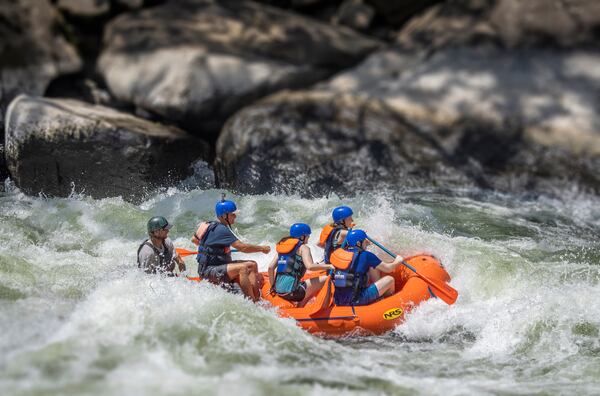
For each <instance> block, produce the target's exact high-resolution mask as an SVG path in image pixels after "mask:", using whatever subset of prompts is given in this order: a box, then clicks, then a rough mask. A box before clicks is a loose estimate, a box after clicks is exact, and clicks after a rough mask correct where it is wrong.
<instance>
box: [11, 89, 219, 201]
mask: <svg viewBox="0 0 600 396" xmlns="http://www.w3.org/2000/svg"><path fill="white" fill-rule="evenodd" d="M6 118H7V119H6V159H7V164H8V168H9V170H10V174H11V178H12V179H13V180H14V181H15V183H16V185H17V186H18V187H20V188H21V189H22V190H23V191H24V192H26V193H28V194H39V193H43V194H47V195H54V196H68V195H69V194H71V193H73V192H84V193H85V194H87V195H90V196H92V197H95V198H104V197H111V196H123V197H124V198H126V199H133V200H135V199H138V198H141V197H143V196H144V195H145V194H146V193H147V192H149V190H152V189H154V188H156V187H159V186H167V185H173V184H174V183H175V182H177V181H179V180H181V179H182V178H183V177H185V176H186V175H187V174H188V173H189V169H188V168H189V165H190V164H191V163H192V162H193V161H194V160H196V159H207V157H208V145H207V144H206V143H205V142H203V141H201V140H199V139H197V138H194V137H192V136H190V135H188V134H186V133H185V132H183V131H181V130H179V129H177V128H173V127H167V126H164V125H160V124H156V123H152V122H149V121H146V120H142V119H139V118H136V117H134V116H131V115H128V114H124V113H120V112H118V111H115V110H113V109H109V108H106V107H102V106H94V105H90V104H86V103H84V102H79V101H76V100H59V99H44V98H34V97H27V96H19V97H17V98H16V99H15V100H14V101H13V102H12V103H11V105H10V107H9V109H8V111H7V115H6Z"/></svg>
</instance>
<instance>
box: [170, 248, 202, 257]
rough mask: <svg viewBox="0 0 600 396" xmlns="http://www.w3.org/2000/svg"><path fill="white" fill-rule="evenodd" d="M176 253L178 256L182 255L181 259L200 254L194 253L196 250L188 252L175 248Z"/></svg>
mask: <svg viewBox="0 0 600 396" xmlns="http://www.w3.org/2000/svg"><path fill="white" fill-rule="evenodd" d="M175 251H176V252H177V254H178V255H180V256H181V257H185V256H191V255H193V254H198V252H196V251H194V250H187V249H184V248H175Z"/></svg>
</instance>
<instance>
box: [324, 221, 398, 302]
mask: <svg viewBox="0 0 600 396" xmlns="http://www.w3.org/2000/svg"><path fill="white" fill-rule="evenodd" d="M346 242H347V244H346V246H345V247H344V248H338V249H336V250H335V251H334V252H333V253H332V254H331V264H333V266H334V267H335V272H334V281H333V283H334V285H335V293H334V295H333V298H334V301H335V303H336V305H368V304H370V303H372V302H374V301H375V300H377V299H378V298H380V297H386V296H389V295H392V294H394V292H395V285H394V283H395V282H394V278H393V277H392V276H390V275H385V276H383V277H379V272H383V273H386V274H389V273H391V272H394V271H395V270H396V268H397V267H398V266H399V265H401V264H402V260H403V257H402V256H400V255H398V256H396V258H395V259H394V261H392V262H385V261H382V260H381V259H379V257H377V256H375V255H374V254H373V253H371V252H368V251H366V250H365V249H366V248H367V246H368V245H369V241H368V240H367V234H366V233H365V232H364V231H363V230H351V231H349V232H348V235H347V236H346ZM373 270H375V271H373ZM370 282H373V283H372V284H370V285H369V283H370Z"/></svg>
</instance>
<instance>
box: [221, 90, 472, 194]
mask: <svg viewBox="0 0 600 396" xmlns="http://www.w3.org/2000/svg"><path fill="white" fill-rule="evenodd" d="M445 157H447V155H446V153H444V151H443V150H442V149H440V148H439V147H437V146H436V145H435V144H434V143H433V142H431V141H430V139H429V137H428V136H427V135H426V134H423V133H422V132H421V131H419V130H418V129H417V128H415V126H413V125H410V124H409V123H407V122H406V121H405V120H403V119H401V118H400V117H399V116H398V115H397V114H394V112H392V111H390V110H389V109H388V108H387V107H386V106H385V105H383V104H382V103H380V102H377V101H373V100H365V99H361V98H360V97H358V96H353V95H335V94H332V93H331V92H324V91H323V92H317V91H309V92H295V93H281V94H278V95H275V96H273V97H270V98H268V99H266V100H263V101H262V102H261V103H259V104H256V105H253V106H250V107H247V108H245V109H244V110H242V111H240V112H238V113H237V114H236V115H235V116H234V117H232V118H231V119H230V120H229V121H228V122H227V124H226V125H225V127H224V129H223V132H222V134H221V136H220V137H219V140H218V142H217V161H216V171H217V177H218V179H219V182H220V185H221V187H227V188H231V189H233V190H237V191H241V192H245V193H266V192H278V193H300V194H302V195H305V196H322V195H326V194H328V193H331V192H335V193H338V194H351V193H353V192H357V191H361V190H366V189H373V188H377V189H382V188H396V187H397V186H398V185H401V186H404V187H418V186H422V185H423V184H424V181H426V182H427V183H429V184H431V183H434V184H435V183H438V184H439V185H477V181H476V180H475V178H474V177H473V176H471V175H469V174H466V173H465V172H463V171H462V170H461V169H457V168H455V167H454V166H453V165H452V159H449V158H445ZM430 181H431V183H430Z"/></svg>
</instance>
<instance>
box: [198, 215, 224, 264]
mask: <svg viewBox="0 0 600 396" xmlns="http://www.w3.org/2000/svg"><path fill="white" fill-rule="evenodd" d="M208 224H209V225H208V228H207V229H206V231H205V232H204V234H203V235H196V238H198V237H199V236H200V238H199V242H198V255H197V256H196V261H198V263H200V264H201V265H220V264H222V263H225V262H227V261H229V260H228V256H229V252H230V251H231V249H230V247H229V246H210V245H207V244H206V239H207V238H208V236H209V234H210V233H211V232H213V231H214V229H215V228H217V226H218V225H219V224H221V223H219V222H218V221H210V222H208Z"/></svg>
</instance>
